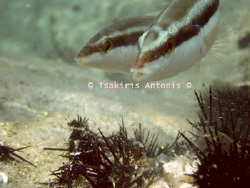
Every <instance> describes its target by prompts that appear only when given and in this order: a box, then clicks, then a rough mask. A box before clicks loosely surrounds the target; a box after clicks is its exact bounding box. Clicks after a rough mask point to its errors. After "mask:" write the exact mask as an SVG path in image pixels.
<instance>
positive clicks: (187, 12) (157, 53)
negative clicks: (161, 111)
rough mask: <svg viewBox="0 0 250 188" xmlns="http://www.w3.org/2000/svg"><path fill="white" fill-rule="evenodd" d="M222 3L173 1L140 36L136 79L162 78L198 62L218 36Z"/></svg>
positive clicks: (217, 0)
mask: <svg viewBox="0 0 250 188" xmlns="http://www.w3.org/2000/svg"><path fill="white" fill-rule="evenodd" d="M219 4H220V2H219V0H174V1H172V2H171V3H170V4H169V5H168V6H167V7H166V8H165V9H164V10H163V11H162V12H161V13H160V14H159V16H158V17H157V18H156V20H155V21H154V23H153V24H152V25H151V26H150V28H149V29H148V30H147V31H146V32H145V33H144V34H143V35H142V36H141V37H140V39H139V45H138V46H139V54H138V57H137V61H136V63H135V65H134V67H133V69H132V72H133V73H134V74H133V78H134V80H135V81H157V80H162V79H165V78H168V77H172V76H175V75H177V74H179V73H181V72H183V71H185V70H187V69H189V68H190V67H192V66H193V65H194V64H195V63H197V62H199V61H200V60H201V59H202V58H203V57H204V56H205V55H206V54H207V52H208V51H209V49H210V48H211V47H212V45H213V43H214V41H215V39H216V35H217V32H218V25H219V17H220V10H219Z"/></svg>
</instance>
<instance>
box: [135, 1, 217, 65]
mask: <svg viewBox="0 0 250 188" xmlns="http://www.w3.org/2000/svg"><path fill="white" fill-rule="evenodd" d="M211 1H213V3H210V4H209V5H208V6H207V7H206V8H205V10H204V11H203V12H202V13H201V14H200V15H197V16H195V17H194V18H193V20H192V22H191V23H190V24H188V25H187V26H184V27H183V28H181V29H180V30H179V32H177V34H176V35H174V36H172V41H173V45H174V47H175V48H176V47H178V46H180V45H181V44H182V43H183V42H185V41H188V40H189V39H191V38H192V37H194V36H196V35H198V34H199V31H200V29H201V28H203V27H204V26H205V25H206V24H207V23H208V21H209V20H210V18H211V17H212V16H213V15H214V14H215V12H216V11H217V10H218V8H219V0H211ZM164 48H165V44H163V45H161V46H160V47H158V48H156V49H154V50H152V51H149V52H148V53H146V54H144V55H143V57H142V61H141V62H152V61H154V60H156V59H158V58H160V57H161V56H163V55H165V54H166V52H165V51H164ZM137 66H139V67H143V64H142V65H137Z"/></svg>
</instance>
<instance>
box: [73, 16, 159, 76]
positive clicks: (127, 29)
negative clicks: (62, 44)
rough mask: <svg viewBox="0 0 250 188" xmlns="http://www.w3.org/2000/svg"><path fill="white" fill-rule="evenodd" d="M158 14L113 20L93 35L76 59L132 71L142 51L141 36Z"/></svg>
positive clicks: (113, 69) (95, 65)
mask: <svg viewBox="0 0 250 188" xmlns="http://www.w3.org/2000/svg"><path fill="white" fill-rule="evenodd" d="M155 18H156V16H137V17H129V18H125V19H121V20H119V21H116V22H114V23H112V24H111V25H109V26H107V27H105V28H104V29H102V30H101V31H100V32H98V33H97V34H96V35H95V36H94V37H92V38H91V39H90V40H89V41H88V42H87V44H86V45H85V46H83V48H82V49H81V50H80V52H79V53H78V54H77V56H76V58H75V60H76V61H77V63H78V64H79V65H81V66H86V67H91V68H97V69H102V70H105V71H109V72H120V73H130V74H131V72H130V71H131V67H133V65H134V63H135V61H136V58H137V55H138V47H137V43H138V40H139V38H140V37H141V36H142V34H143V33H144V32H145V31H146V30H147V29H148V28H149V26H150V25H151V24H152V22H153V21H154V20H155Z"/></svg>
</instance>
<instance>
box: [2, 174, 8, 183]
mask: <svg viewBox="0 0 250 188" xmlns="http://www.w3.org/2000/svg"><path fill="white" fill-rule="evenodd" d="M7 182H8V176H7V174H6V173H5V172H0V183H7Z"/></svg>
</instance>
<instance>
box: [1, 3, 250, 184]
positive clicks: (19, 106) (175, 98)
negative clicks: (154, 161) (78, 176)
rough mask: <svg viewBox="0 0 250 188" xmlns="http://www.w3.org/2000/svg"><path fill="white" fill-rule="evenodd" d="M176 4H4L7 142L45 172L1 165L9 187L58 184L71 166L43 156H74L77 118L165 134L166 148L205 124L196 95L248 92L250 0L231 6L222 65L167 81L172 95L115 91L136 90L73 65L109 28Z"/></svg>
mask: <svg viewBox="0 0 250 188" xmlns="http://www.w3.org/2000/svg"><path fill="white" fill-rule="evenodd" d="M167 2H168V1H167V0H157V1H156V0H128V1H120V0H102V1H100V0H91V1H89V0H71V1H68V0H60V1H58V0H50V1H44V0H11V1H8V0H0V142H1V143H2V145H8V146H11V147H13V148H22V147H25V146H30V147H28V148H26V149H25V150H22V152H19V154H20V155H21V156H22V157H24V158H25V159H27V160H28V161H31V162H32V163H33V164H35V165H36V166H37V167H33V166H31V165H29V164H26V163H19V162H17V161H14V162H13V161H12V162H6V161H1V160H0V172H1V173H4V174H6V176H8V182H7V183H3V182H4V181H3V180H1V181H0V187H43V185H37V183H36V182H48V181H49V180H50V179H52V178H53V177H51V176H50V171H52V170H55V169H57V168H58V167H59V166H60V165H62V162H63V161H64V162H67V159H64V158H60V157H58V155H60V152H58V153H57V152H51V151H48V150H44V148H46V147H54V148H65V147H66V145H65V143H66V141H67V140H68V138H69V135H70V132H71V130H70V129H69V127H68V126H67V122H69V121H70V120H72V119H74V118H76V117H77V115H81V116H84V117H85V116H86V117H87V118H89V126H90V127H91V129H93V130H95V131H97V130H98V129H99V128H100V129H101V130H102V131H103V133H105V134H107V135H108V134H111V133H113V132H115V131H118V130H119V124H120V123H121V122H122V119H123V121H124V122H125V125H126V126H127V129H128V133H129V134H132V130H133V129H134V128H135V127H137V126H138V124H139V123H141V124H142V127H143V128H146V129H147V130H150V131H151V132H152V133H156V134H157V133H158V134H159V138H158V142H159V144H163V143H165V142H173V141H174V140H175V138H176V135H177V134H178V131H182V132H185V131H189V130H190V129H191V126H190V124H189V122H188V121H187V119H189V120H192V121H195V120H197V119H198V115H197V111H198V110H199V106H198V105H197V102H196V98H195V95H194V90H196V91H205V90H206V89H208V88H209V86H210V85H211V84H216V85H223V84H224V83H229V84H230V85H233V86H235V87H238V86H239V87H240V86H242V85H247V86H249V84H250V20H249V17H250V1H249V0H238V1H234V0H224V1H222V5H221V22H222V25H223V26H222V27H225V29H223V30H224V31H225V32H224V33H222V34H221V35H219V37H220V38H221V41H222V42H221V47H220V49H218V53H219V55H220V56H222V58H221V61H220V60H219V61H218V60H217V61H216V62H214V61H211V59H209V58H205V60H204V62H201V67H200V70H198V71H197V70H196V69H192V68H191V70H187V71H185V72H183V73H182V74H179V75H177V76H175V77H173V78H169V79H165V80H162V81H160V82H158V83H162V84H164V85H166V88H160V89H159V88H158V89H156V88H145V83H144V84H143V83H142V84H140V87H139V88H132V87H129V88H124V87H119V88H114V87H115V86H114V85H115V84H116V83H118V84H120V83H124V82H126V83H132V82H133V80H132V75H124V74H118V73H117V74H114V73H108V72H104V71H101V70H96V69H91V68H85V67H81V66H79V65H78V64H77V63H76V62H75V61H74V58H75V56H76V54H77V53H78V52H79V50H80V49H81V48H82V46H83V45H85V43H86V42H87V41H88V40H89V39H90V38H91V37H93V36H94V34H96V33H97V32H99V31H100V30H101V29H103V28H104V27H105V26H107V25H108V24H110V23H112V22H114V21H116V20H118V19H121V18H125V17H130V16H139V15H140V16H141V15H155V14H158V13H159V12H160V11H161V10H162V9H163V7H165V5H166V3H167ZM104 83H106V84H108V85H109V88H105V87H104ZM90 86H93V88H92V87H90ZM179 86H180V87H179ZM0 179H1V178H0ZM2 179H3V178H2ZM45 187H46V186H45Z"/></svg>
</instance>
